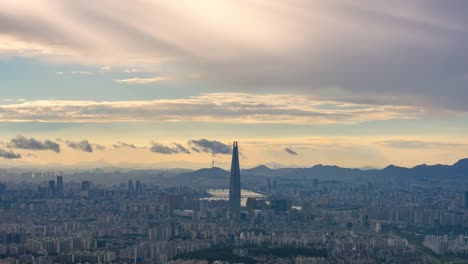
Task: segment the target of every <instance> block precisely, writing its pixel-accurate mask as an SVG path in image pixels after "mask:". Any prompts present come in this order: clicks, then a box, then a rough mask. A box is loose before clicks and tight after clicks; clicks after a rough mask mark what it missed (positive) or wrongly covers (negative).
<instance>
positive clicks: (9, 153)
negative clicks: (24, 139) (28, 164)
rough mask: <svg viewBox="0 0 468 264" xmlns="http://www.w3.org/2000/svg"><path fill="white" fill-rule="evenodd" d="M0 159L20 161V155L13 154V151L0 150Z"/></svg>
mask: <svg viewBox="0 0 468 264" xmlns="http://www.w3.org/2000/svg"><path fill="white" fill-rule="evenodd" d="M0 157H1V158H4V159H20V158H21V154H19V153H14V152H13V151H11V150H10V151H8V150H4V149H0Z"/></svg>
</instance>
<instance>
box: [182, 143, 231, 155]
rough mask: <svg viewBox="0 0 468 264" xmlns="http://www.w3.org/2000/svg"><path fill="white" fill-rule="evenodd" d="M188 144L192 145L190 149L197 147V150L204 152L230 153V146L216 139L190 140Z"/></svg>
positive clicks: (214, 153) (213, 153)
mask: <svg viewBox="0 0 468 264" xmlns="http://www.w3.org/2000/svg"><path fill="white" fill-rule="evenodd" d="M189 145H191V146H193V147H192V149H194V148H195V149H197V150H198V151H197V152H206V153H211V154H212V155H217V154H231V153H232V147H231V146H229V145H226V144H224V143H222V142H219V141H216V140H208V139H198V140H190V141H189Z"/></svg>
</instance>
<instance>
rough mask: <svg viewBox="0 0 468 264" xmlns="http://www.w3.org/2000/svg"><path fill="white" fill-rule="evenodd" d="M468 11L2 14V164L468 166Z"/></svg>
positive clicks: (246, 6)
mask: <svg viewBox="0 0 468 264" xmlns="http://www.w3.org/2000/svg"><path fill="white" fill-rule="evenodd" d="M467 9H468V3H467V2H466V1H462V0H453V1H432V0H420V1H419V0H415V1H405V0H401V1H400V0H396V1H352V0H340V1H334V0H330V1H314V0H307V1H306V0H288V1H267V0H265V1H264V0H252V1H249V0H247V1H223V0H216V1H215V0H213V1H211V0H202V1H195V0H194V1H190V0H182V1H146V0H135V1H110V0H109V1H106V0H103V1H97V2H92V3H90V2H86V1H68V0H60V1H58V0H57V1H54V0H44V1H35V0H3V1H1V2H0V164H2V165H9V166H25V165H28V166H46V165H48V166H60V165H67V166H79V165H80V164H81V165H83V164H92V165H100V164H101V165H102V164H107V165H126V166H134V167H154V168H157V167H179V168H200V167H208V166H210V165H211V164H212V161H214V162H215V165H216V166H220V167H223V168H228V167H229V164H230V159H231V157H230V153H231V149H232V147H231V145H232V142H233V141H234V140H237V141H239V149H240V152H241V153H242V157H241V166H243V167H252V166H256V165H259V164H270V165H271V166H303V167H308V166H313V165H315V164H333V165H339V166H345V167H364V166H372V167H378V168H381V167H385V166H387V165H389V164H396V165H401V166H408V167H411V166H415V165H418V164H422V163H426V164H436V163H442V164H452V163H454V162H456V161H457V160H458V159H461V158H466V157H468V104H467V103H466V101H467V100H468V86H467V85H468V51H467V48H466V42H467V41H468V27H466V25H467V24H468V16H467V15H466V14H465V13H466V12H465V10H467Z"/></svg>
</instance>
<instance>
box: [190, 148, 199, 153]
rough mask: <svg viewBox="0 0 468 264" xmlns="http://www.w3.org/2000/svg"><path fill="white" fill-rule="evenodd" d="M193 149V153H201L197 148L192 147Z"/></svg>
mask: <svg viewBox="0 0 468 264" xmlns="http://www.w3.org/2000/svg"><path fill="white" fill-rule="evenodd" d="M191 149H192V150H193V151H195V152H197V153H200V150H199V149H197V148H195V147H191Z"/></svg>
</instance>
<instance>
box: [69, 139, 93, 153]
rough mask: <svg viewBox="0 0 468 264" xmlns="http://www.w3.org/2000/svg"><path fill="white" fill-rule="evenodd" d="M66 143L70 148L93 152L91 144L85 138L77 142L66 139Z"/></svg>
mask: <svg viewBox="0 0 468 264" xmlns="http://www.w3.org/2000/svg"><path fill="white" fill-rule="evenodd" d="M67 145H68V146H69V147H70V148H72V149H77V150H82V151H84V152H93V146H92V145H91V144H89V142H88V141H87V140H82V141H79V142H74V141H69V140H67Z"/></svg>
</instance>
